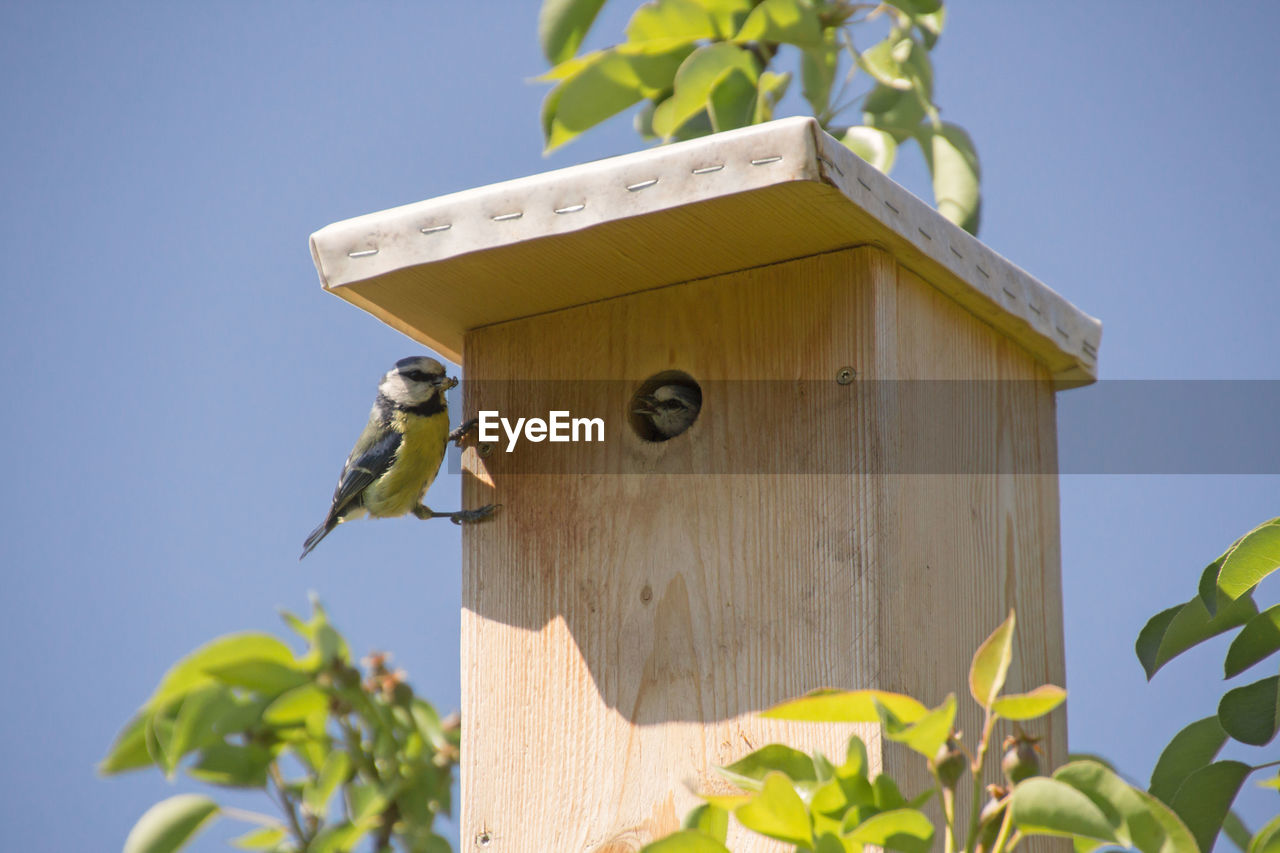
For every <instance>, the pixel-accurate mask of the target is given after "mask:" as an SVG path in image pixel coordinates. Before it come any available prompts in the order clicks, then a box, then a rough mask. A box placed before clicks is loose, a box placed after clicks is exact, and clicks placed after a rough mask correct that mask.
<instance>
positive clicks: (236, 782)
mask: <svg viewBox="0 0 1280 853" xmlns="http://www.w3.org/2000/svg"><path fill="white" fill-rule="evenodd" d="M271 760H272V755H271V752H270V750H267V749H264V748H262V747H260V746H258V745H256V744H250V745H249V746H241V745H240V744H231V743H215V744H212V745H210V746H206V747H205V748H204V749H202V750H200V755H199V756H198V757H197V759H196V763H195V764H193V765H191V766H190V767H189V768H187V775H188V776H190V777H191V778H193V779H198V780H199V781H201V782H208V783H209V784H210V785H223V786H225V787H228V788H265V787H266V785H267V768H268V767H269V766H270V765H271Z"/></svg>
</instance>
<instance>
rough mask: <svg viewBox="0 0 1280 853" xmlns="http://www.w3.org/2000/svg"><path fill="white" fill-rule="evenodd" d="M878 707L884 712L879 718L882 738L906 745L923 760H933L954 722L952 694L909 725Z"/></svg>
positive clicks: (953, 698)
mask: <svg viewBox="0 0 1280 853" xmlns="http://www.w3.org/2000/svg"><path fill="white" fill-rule="evenodd" d="M878 707H879V708H880V709H883V712H884V713H883V714H882V716H881V725H882V726H883V729H882V730H883V732H884V736H885V737H887V738H888V739H889V740H891V741H894V742H896V743H902V744H906V745H907V746H908V747H909V748H911V749H913V750H915V751H916V752H918V753H920V754H921V755H923V756H924V757H925V758H933V756H934V755H936V754H937V752H938V748H939V747H941V746H942V744H943V742H944V741H946V739H947V735H948V734H950V733H951V727H952V725H953V724H954V723H955V720H956V695H955V694H954V693H949V694H947V698H946V700H944V701H943V703H942V704H941V705H939V706H938V707H937V708H934V709H933V710H932V711H930V712H929V713H927V714H925V715H924V716H923V717H921V718H920V719H918V720H916V721H915V722H914V723H910V724H904V723H903V722H902V721H900V720H899V719H898V718H897V716H896V715H894V714H893V712H892V711H890V710H889V709H888V708H885V707H884V706H883V705H879V706H878Z"/></svg>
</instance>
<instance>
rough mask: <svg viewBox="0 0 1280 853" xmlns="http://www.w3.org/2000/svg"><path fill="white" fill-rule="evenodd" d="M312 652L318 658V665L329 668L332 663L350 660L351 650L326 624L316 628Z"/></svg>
mask: <svg viewBox="0 0 1280 853" xmlns="http://www.w3.org/2000/svg"><path fill="white" fill-rule="evenodd" d="M313 652H314V653H315V654H317V655H318V656H319V658H320V665H321V666H323V667H327V666H329V665H330V664H332V663H333V662H334V661H339V660H340V661H349V660H350V659H351V650H350V649H348V648H347V641H346V640H344V639H343V638H342V635H341V634H339V633H338V631H337V629H335V628H334V627H333V626H332V625H330V624H329V623H328V622H325V623H324V624H322V625H319V626H317V627H316V639H315V646H314V648H313Z"/></svg>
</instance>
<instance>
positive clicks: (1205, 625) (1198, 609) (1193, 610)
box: [1134, 596, 1258, 681]
mask: <svg viewBox="0 0 1280 853" xmlns="http://www.w3.org/2000/svg"><path fill="white" fill-rule="evenodd" d="M1257 612H1258V608H1257V606H1256V605H1255V604H1254V603H1253V599H1252V598H1249V597H1247V596H1246V597H1244V598H1240V599H1238V600H1236V601H1232V602H1225V603H1223V606H1221V607H1219V608H1218V612H1217V614H1216V615H1214V616H1210V615H1209V610H1208V609H1207V608H1206V607H1205V606H1204V601H1203V600H1202V599H1201V598H1200V596H1196V597H1195V598H1193V599H1191V600H1190V601H1188V602H1187V603H1186V604H1183V605H1180V606H1178V607H1170V608H1169V609H1168V610H1162V611H1161V612H1159V613H1157V614H1156V615H1155V616H1152V617H1151V619H1150V620H1148V622H1147V624H1146V625H1145V626H1143V628H1142V631H1140V632H1139V633H1138V641H1137V643H1136V644H1135V645H1134V651H1135V652H1137V655H1138V660H1139V661H1140V662H1141V663H1142V668H1143V669H1144V670H1146V673H1147V680H1148V681H1150V680H1151V678H1152V676H1154V675H1155V674H1156V673H1157V672H1158V671H1159V670H1160V668H1161V667H1162V666H1164V665H1165V664H1166V663H1168V662H1169V661H1171V660H1173V658H1175V657H1177V656H1178V655H1180V654H1182V653H1183V652H1185V651H1186V650H1187V649H1189V648H1191V647H1193V646H1195V645H1198V644H1199V643H1202V642H1204V641H1205V640H1207V639H1209V638H1210V637H1216V636H1217V635H1218V634H1221V633H1223V632H1224V631H1230V630H1231V629H1232V628H1235V627H1238V626H1240V625H1243V624H1244V623H1245V622H1248V621H1249V619H1250V618H1252V617H1253V616H1254V615H1256V614H1257Z"/></svg>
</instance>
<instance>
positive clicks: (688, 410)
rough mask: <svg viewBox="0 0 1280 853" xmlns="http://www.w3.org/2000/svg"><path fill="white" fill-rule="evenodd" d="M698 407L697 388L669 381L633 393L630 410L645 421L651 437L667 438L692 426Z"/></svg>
mask: <svg viewBox="0 0 1280 853" xmlns="http://www.w3.org/2000/svg"><path fill="white" fill-rule="evenodd" d="M701 410H702V392H701V390H700V389H698V388H697V387H696V386H689V385H682V384H677V383H670V384H667V385H659V386H658V387H657V388H655V389H654V390H653V391H652V392H650V393H648V394H641V395H640V396H639V397H636V399H635V401H634V408H633V409H632V410H631V411H632V413H633V414H636V415H639V416H640V417H642V418H644V420H645V421H647V422H648V426H649V429H648V430H647V432H648V433H649V440H650V441H666V440H667V439H669V438H674V437H675V436H677V435H679V434H680V433H682V432H684V431H685V430H687V429H688V428H689V427H690V426H692V425H693V422H694V421H696V420H697V419H698V412H699V411H701Z"/></svg>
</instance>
